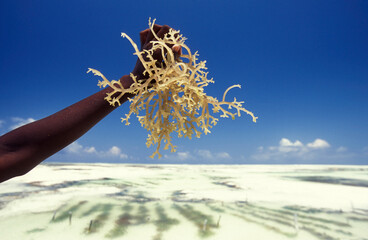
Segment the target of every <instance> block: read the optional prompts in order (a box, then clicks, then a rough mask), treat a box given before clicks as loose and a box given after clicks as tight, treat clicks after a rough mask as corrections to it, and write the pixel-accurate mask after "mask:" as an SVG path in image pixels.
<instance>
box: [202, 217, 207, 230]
mask: <svg viewBox="0 0 368 240" xmlns="http://www.w3.org/2000/svg"><path fill="white" fill-rule="evenodd" d="M206 229H207V219H205V220H204V221H203V229H202V231H203V232H204V231H206Z"/></svg>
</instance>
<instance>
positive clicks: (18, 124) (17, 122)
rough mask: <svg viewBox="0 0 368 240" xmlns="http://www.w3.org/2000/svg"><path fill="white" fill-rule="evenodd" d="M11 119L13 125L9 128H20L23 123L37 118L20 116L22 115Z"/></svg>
mask: <svg viewBox="0 0 368 240" xmlns="http://www.w3.org/2000/svg"><path fill="white" fill-rule="evenodd" d="M11 120H12V122H13V125H12V126H10V128H9V129H10V130H13V129H16V128H19V127H21V126H23V125H26V124H28V123H31V122H34V121H36V119H34V118H20V117H13V118H12V119H11Z"/></svg>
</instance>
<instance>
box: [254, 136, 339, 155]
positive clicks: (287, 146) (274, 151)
mask: <svg viewBox="0 0 368 240" xmlns="http://www.w3.org/2000/svg"><path fill="white" fill-rule="evenodd" d="M330 147H331V145H330V144H329V143H328V142H327V141H326V140H323V139H320V138H316V139H315V140H314V141H313V142H310V143H307V144H303V143H302V142H301V141H299V140H296V141H295V142H292V141H290V140H289V139H287V138H282V139H281V140H280V142H279V145H278V146H270V147H268V148H265V147H263V146H260V147H258V152H257V153H256V154H254V155H252V159H254V160H283V159H287V158H294V159H298V158H299V159H303V160H306V159H307V160H310V159H313V158H314V157H315V155H316V153H320V152H321V151H322V150H325V149H328V148H330ZM339 149H340V150H345V148H344V147H340V148H339Z"/></svg>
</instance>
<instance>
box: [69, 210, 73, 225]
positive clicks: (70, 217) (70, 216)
mask: <svg viewBox="0 0 368 240" xmlns="http://www.w3.org/2000/svg"><path fill="white" fill-rule="evenodd" d="M72 216H73V213H72V212H69V225H72Z"/></svg>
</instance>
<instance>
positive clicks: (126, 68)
mask: <svg viewBox="0 0 368 240" xmlns="http://www.w3.org/2000/svg"><path fill="white" fill-rule="evenodd" d="M149 17H152V18H156V19H157V23H158V24H167V25H169V26H171V27H173V28H175V29H180V30H181V32H182V33H183V34H184V36H186V37H187V38H188V40H187V42H186V43H187V45H188V46H189V47H190V48H191V49H192V50H198V51H199V54H200V59H201V60H207V66H208V71H209V73H210V77H213V78H214V80H215V84H213V85H212V86H209V87H207V90H206V91H207V93H208V94H209V95H212V96H215V97H221V96H222V93H223V91H224V90H225V89H226V88H227V87H228V86H231V85H233V84H241V85H242V89H233V90H232V91H231V92H230V95H229V97H230V98H232V97H233V96H235V97H237V99H239V100H244V101H245V107H246V108H247V109H249V110H251V111H252V112H254V113H255V114H256V115H257V116H258V117H259V119H258V122H257V123H253V122H252V121H251V118H250V117H248V116H245V115H244V116H242V117H241V118H238V119H236V120H234V121H233V120H231V119H221V120H220V122H219V123H218V125H217V126H215V128H213V130H212V133H211V134H210V135H207V136H204V135H203V136H202V137H201V138H200V139H193V140H188V139H175V142H176V144H177V145H178V151H177V153H175V154H172V153H169V152H165V151H163V150H162V153H163V154H164V155H165V156H164V157H163V158H162V159H160V160H158V159H157V158H156V159H153V160H152V159H150V158H148V156H149V155H150V154H151V153H152V152H153V151H154V149H153V148H149V149H147V148H146V146H145V141H146V136H147V132H146V130H144V129H143V128H141V127H140V124H139V123H138V122H137V121H135V120H134V121H133V119H132V121H131V125H130V126H125V125H124V124H121V123H120V117H121V116H123V115H124V114H125V113H126V112H127V109H128V106H127V105H125V106H122V107H120V108H119V109H117V110H115V111H114V112H113V113H112V114H110V115H109V116H107V117H106V118H105V119H104V120H103V121H101V122H100V123H99V124H98V125H97V126H96V127H94V128H93V129H92V130H91V131H90V132H88V133H87V134H86V135H84V136H83V137H82V138H80V139H79V140H78V141H77V142H75V143H73V145H71V146H70V147H68V148H66V149H64V150H62V151H61V152H59V153H58V154H56V155H54V156H53V157H51V158H50V159H48V161H67V162H71V161H78V162H88V161H96V162H127V163H130V162H140V163H210V164H212V163H224V164H226V163H229V164H234V163H251V164H284V163H289V164H290V163H291V164H304V163H312V164H368V124H367V122H368V107H367V104H368V44H367V43H368V2H367V1H328V0H327V1H319V0H309V1H291V0H290V1H289V0H284V1H261V0H257V1H244V0H242V1H139V3H136V1H130V2H128V1H37V0H34V1H6V0H3V1H1V2H0V43H1V45H0V48H1V51H0V68H1V69H0V72H1V88H0V109H1V111H0V134H4V133H6V132H7V131H9V130H10V129H12V128H14V127H15V126H17V125H19V124H22V123H25V122H29V121H33V120H37V119H41V118H43V117H46V116H48V115H50V114H52V113H54V112H56V111H58V110H61V109H62V108H64V107H67V106H69V105H71V104H73V103H74V102H76V101H78V100H81V99H83V98H84V97H87V96H89V95H91V94H93V93H95V92H96V91H98V90H99V88H98V87H97V81H98V78H96V77H94V76H93V75H92V74H86V71H87V69H88V68H89V67H91V68H95V69H98V70H100V71H101V72H102V73H103V74H104V75H105V76H106V77H107V78H109V79H118V78H120V77H121V76H122V75H125V74H129V72H130V71H131V70H132V68H133V67H134V64H135V61H136V58H135V56H133V55H132V53H133V48H132V47H131V45H130V43H129V42H128V41H127V40H126V39H123V38H121V37H120V33H121V32H125V33H127V34H128V35H129V36H131V37H132V38H133V39H134V40H135V41H136V42H138V41H139V35H138V33H139V32H140V31H141V30H144V29H146V28H147V26H148V18H149Z"/></svg>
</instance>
